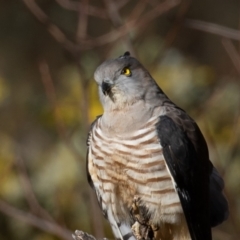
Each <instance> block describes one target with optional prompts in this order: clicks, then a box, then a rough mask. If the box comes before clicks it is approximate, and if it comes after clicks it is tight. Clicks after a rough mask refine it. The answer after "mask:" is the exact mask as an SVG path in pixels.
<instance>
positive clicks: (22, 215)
mask: <svg viewBox="0 0 240 240" xmlns="http://www.w3.org/2000/svg"><path fill="white" fill-rule="evenodd" d="M0 211H1V212H2V213H4V214H6V215H7V216H10V217H13V218H16V219H17V220H19V221H23V222H25V223H27V224H29V225H32V226H34V227H37V228H39V229H41V230H43V231H45V232H48V233H51V234H54V235H56V236H58V237H60V238H61V239H64V240H72V238H71V232H70V231H69V230H67V229H65V228H63V227H61V226H59V225H57V224H56V223H53V222H49V221H47V220H44V219H41V218H39V217H36V216H35V215H33V214H31V213H28V212H24V211H22V210H19V209H17V208H15V207H13V206H11V205H10V204H8V203H6V202H5V201H3V200H1V199H0Z"/></svg>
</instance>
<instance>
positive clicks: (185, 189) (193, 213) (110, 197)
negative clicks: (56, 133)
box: [87, 54, 228, 240]
mask: <svg viewBox="0 0 240 240" xmlns="http://www.w3.org/2000/svg"><path fill="white" fill-rule="evenodd" d="M126 68H128V69H130V70H129V71H130V73H131V75H130V74H126ZM128 73H129V72H128ZM122 75H123V76H124V75H125V76H124V77H125V78H123V77H122ZM121 77H122V79H120V80H118V78H121ZM133 77H135V79H134V78H133ZM95 79H96V81H97V83H98V84H99V94H100V99H101V101H102V104H103V107H104V114H103V115H102V116H100V117H98V118H97V119H96V121H95V122H94V123H93V125H92V128H91V131H90V132H89V137H88V156H87V159H88V162H87V169H88V178H89V181H90V183H91V185H92V186H93V188H94V189H95V191H96V194H97V198H98V202H99V204H100V206H101V208H102V211H103V213H104V215H105V216H106V217H107V218H108V220H109V222H110V224H111V226H112V230H113V233H114V235H115V237H116V238H118V239H123V240H128V239H129V240H134V239H136V238H138V236H136V232H133V231H132V230H134V229H133V227H135V226H136V223H137V224H138V225H141V224H142V225H146V224H147V225H148V226H150V227H151V229H152V230H153V231H154V238H156V239H162V240H171V239H178V240H181V239H182V240H183V239H194V240H195V239H196V240H200V239H203V238H204V240H210V239H211V231H210V227H211V226H214V225H217V224H219V223H220V222H222V221H223V220H225V219H226V217H227V213H228V207H227V202H226V200H225V198H224V196H223V195H222V189H223V181H222V179H221V177H220V176H219V174H218V173H217V171H216V169H215V168H214V167H212V164H211V162H210V161H209V159H208V151H207V146H206V143H205V140H204V138H203V136H202V135H201V132H200V130H199V129H198V127H197V125H196V124H195V122H194V121H193V120H192V119H191V118H190V117H189V116H188V115H187V114H186V113H185V112H184V111H183V110H181V109H180V108H178V107H177V106H176V105H174V104H173V103H172V102H171V101H170V100H169V99H168V98H167V97H166V95H165V94H164V93H163V92H162V91H161V89H160V88H159V87H158V86H157V85H156V84H155V82H154V80H153V79H152V78H151V76H150V75H149V74H148V73H147V71H146V70H145V69H144V68H143V67H142V66H141V65H140V63H139V62H138V61H137V60H136V59H134V58H132V57H130V56H129V55H128V54H125V55H124V56H122V57H120V58H118V59H115V60H110V61H107V62H104V63H103V64H102V65H101V66H100V67H99V68H98V69H97V71H96V73H95ZM134 81H135V82H134ZM136 81H138V82H136ZM106 82H107V83H106ZM128 87H129V88H132V89H129V88H128ZM134 87H135V88H136V89H133V88H134ZM184 144H185V145H184ZM178 145H179V146H178ZM178 154H180V155H179V156H178ZM197 154H198V155H197ZM192 158H194V159H192ZM197 158H199V159H197ZM195 160H196V161H195ZM200 161H202V163H201V162H200ZM199 162H200V163H199ZM188 175H189V176H188ZM199 178H201V179H199ZM200 198H201V199H200ZM134 204H137V208H139V212H140V213H139V215H141V216H140V217H141V219H143V221H144V224H143V223H142V222H141V221H140V220H139V219H137V218H136V216H135V215H134V214H133V206H135V205H134ZM208 214H209V215H208ZM198 218H199V219H198ZM133 233H134V234H133ZM140 238H144V237H143V236H140Z"/></svg>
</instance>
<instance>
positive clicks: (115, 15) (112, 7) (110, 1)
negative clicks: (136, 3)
mask: <svg viewBox="0 0 240 240" xmlns="http://www.w3.org/2000/svg"><path fill="white" fill-rule="evenodd" d="M140 2H141V1H140ZM105 6H106V9H107V11H108V16H109V19H110V20H111V22H112V24H113V26H114V27H115V28H118V27H120V26H122V25H123V19H122V17H121V16H120V14H119V11H118V8H117V5H116V2H115V1H114V0H105ZM122 40H123V42H124V44H125V47H126V49H127V50H129V51H130V52H131V54H132V55H133V56H136V53H135V50H134V47H133V44H132V42H131V38H130V36H129V34H126V35H125V36H124V37H123V38H122Z"/></svg>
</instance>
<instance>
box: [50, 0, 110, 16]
mask: <svg viewBox="0 0 240 240" xmlns="http://www.w3.org/2000/svg"><path fill="white" fill-rule="evenodd" d="M55 1H56V2H57V3H58V4H59V5H60V6H61V7H63V8H65V9H67V10H71V11H76V12H78V11H79V8H82V3H81V2H77V1H69V0H55ZM86 13H87V14H88V15H90V16H94V17H98V18H103V19H107V12H106V11H105V9H103V8H99V7H94V6H91V5H89V6H88V9H87V12H86Z"/></svg>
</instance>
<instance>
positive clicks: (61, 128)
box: [39, 61, 81, 159]
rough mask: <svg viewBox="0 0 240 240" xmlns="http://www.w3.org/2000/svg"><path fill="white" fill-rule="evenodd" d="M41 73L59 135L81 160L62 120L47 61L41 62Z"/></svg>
mask: <svg viewBox="0 0 240 240" xmlns="http://www.w3.org/2000/svg"><path fill="white" fill-rule="evenodd" d="M39 72H40V74H41V79H42V82H43V85H44V87H45V91H46V95H47V98H48V101H49V103H50V104H51V106H52V109H53V112H54V117H55V121H56V126H57V131H58V134H59V136H60V137H61V138H62V139H63V141H64V142H65V144H66V146H67V147H68V148H69V149H70V150H71V152H72V153H73V155H74V157H75V158H76V159H81V156H80V154H79V153H78V151H77V150H76V149H75V147H74V146H73V144H72V143H71V141H70V139H69V137H68V135H67V131H66V128H65V125H64V123H63V120H62V118H61V116H60V114H59V107H58V103H57V100H56V93H55V88H54V85H53V81H52V78H51V74H50V71H49V67H48V64H47V63H46V61H41V62H40V63H39Z"/></svg>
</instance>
